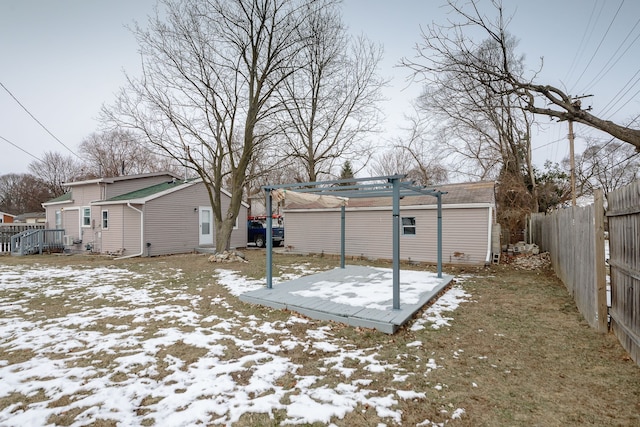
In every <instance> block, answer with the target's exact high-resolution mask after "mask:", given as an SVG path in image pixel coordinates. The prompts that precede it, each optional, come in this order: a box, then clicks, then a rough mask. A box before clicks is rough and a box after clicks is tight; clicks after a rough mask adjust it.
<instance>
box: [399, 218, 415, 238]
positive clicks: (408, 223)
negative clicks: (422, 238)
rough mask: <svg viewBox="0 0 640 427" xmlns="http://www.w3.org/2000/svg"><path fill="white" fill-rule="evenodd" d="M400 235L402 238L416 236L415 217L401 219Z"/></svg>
mask: <svg viewBox="0 0 640 427" xmlns="http://www.w3.org/2000/svg"><path fill="white" fill-rule="evenodd" d="M402 234H403V235H404V236H415V235H416V217H415V216H403V217H402Z"/></svg>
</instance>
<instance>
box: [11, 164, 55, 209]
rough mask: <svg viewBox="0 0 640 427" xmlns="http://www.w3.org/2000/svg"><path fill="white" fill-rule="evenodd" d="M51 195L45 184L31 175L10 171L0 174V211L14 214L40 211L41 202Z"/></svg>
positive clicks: (48, 198)
mask: <svg viewBox="0 0 640 427" xmlns="http://www.w3.org/2000/svg"><path fill="white" fill-rule="evenodd" d="M52 197H53V194H52V193H51V192H50V191H49V189H48V188H47V187H46V185H44V183H43V182H42V181H41V180H39V179H38V178H36V177H34V176H33V175H30V174H26V173H25V174H15V173H10V174H7V175H2V176H0V211H3V212H7V213H12V214H14V215H19V214H23V213H29V212H41V211H42V210H43V209H42V203H44V202H46V201H47V200H50V199H51V198H52Z"/></svg>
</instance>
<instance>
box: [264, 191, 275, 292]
mask: <svg viewBox="0 0 640 427" xmlns="http://www.w3.org/2000/svg"><path fill="white" fill-rule="evenodd" d="M264 191H265V192H266V206H265V209H266V214H267V229H266V232H265V234H266V238H267V289H271V288H272V285H273V270H272V259H271V256H272V254H271V249H272V248H273V235H272V234H271V233H272V230H271V226H272V224H273V219H272V218H271V215H272V213H271V211H272V207H271V204H272V203H271V189H269V188H265V189H264Z"/></svg>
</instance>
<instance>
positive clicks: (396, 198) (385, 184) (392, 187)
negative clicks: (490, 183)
mask: <svg viewBox="0 0 640 427" xmlns="http://www.w3.org/2000/svg"><path fill="white" fill-rule="evenodd" d="M405 178H406V175H389V176H378V177H372V178H348V179H339V180H333V181H316V182H301V183H295V184H277V185H267V186H264V187H262V189H263V190H264V192H265V196H266V217H267V233H266V235H267V236H266V237H267V242H266V247H267V288H269V289H271V288H272V286H273V265H272V264H273V262H272V251H273V236H272V234H271V229H272V224H273V220H272V215H273V209H272V195H271V191H273V190H278V189H282V190H290V191H295V192H298V193H310V194H315V195H320V196H338V197H345V198H350V199H355V198H370V197H391V198H392V199H393V203H392V215H393V223H392V227H393V234H392V240H393V309H395V310H398V309H400V199H402V198H403V197H405V196H416V195H427V196H433V197H436V198H437V215H438V221H437V227H438V230H437V251H438V260H437V271H438V278H442V195H443V194H447V192H446V191H439V190H436V189H430V188H427V187H424V186H418V185H416V184H415V183H412V182H405V181H402V180H403V179H405ZM345 216H346V215H345V206H344V205H343V206H341V214H340V219H341V224H340V268H345Z"/></svg>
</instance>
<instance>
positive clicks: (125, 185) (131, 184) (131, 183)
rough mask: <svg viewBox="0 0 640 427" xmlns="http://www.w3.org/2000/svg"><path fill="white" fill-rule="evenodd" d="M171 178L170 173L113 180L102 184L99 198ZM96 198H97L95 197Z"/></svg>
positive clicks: (149, 185) (124, 192) (105, 197)
mask: <svg viewBox="0 0 640 427" xmlns="http://www.w3.org/2000/svg"><path fill="white" fill-rule="evenodd" d="M172 179H173V177H172V176H170V175H160V176H148V177H141V178H136V179H130V180H122V181H115V182H113V183H110V184H106V185H105V184H102V185H104V186H105V190H104V196H102V197H101V198H100V199H101V200H106V199H110V198H112V197H117V196H120V195H122V194H126V193H130V192H132V191H137V190H140V189H142V188H147V187H151V186H152V185H156V184H161V183H163V182H169V181H171V180H172ZM96 200H98V199H96Z"/></svg>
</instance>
